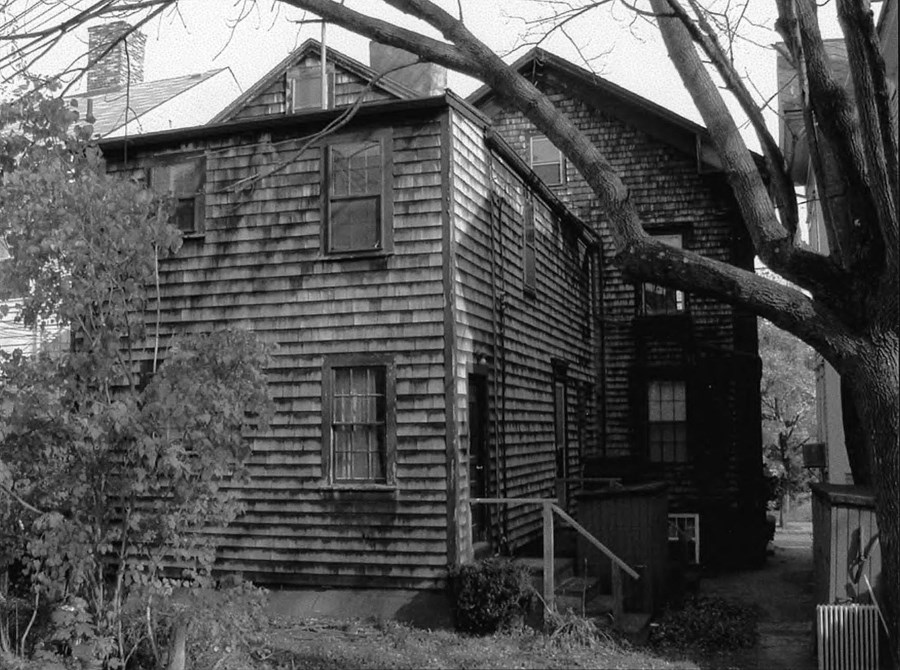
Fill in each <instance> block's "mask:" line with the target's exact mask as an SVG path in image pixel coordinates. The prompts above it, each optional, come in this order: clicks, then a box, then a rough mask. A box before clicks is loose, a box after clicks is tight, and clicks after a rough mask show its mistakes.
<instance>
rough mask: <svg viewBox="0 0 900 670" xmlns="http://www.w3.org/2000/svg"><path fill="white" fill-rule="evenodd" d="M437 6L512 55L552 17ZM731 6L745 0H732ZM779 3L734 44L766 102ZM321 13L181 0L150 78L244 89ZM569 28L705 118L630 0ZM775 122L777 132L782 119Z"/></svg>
mask: <svg viewBox="0 0 900 670" xmlns="http://www.w3.org/2000/svg"><path fill="white" fill-rule="evenodd" d="M79 1H80V0H79ZM714 1H715V0H714ZM721 1H722V2H725V1H726V0H721ZM36 2H43V3H44V4H48V5H52V4H53V3H52V2H47V0H12V1H11V2H9V3H8V4H6V5H4V6H5V7H6V10H5V11H6V15H5V16H3V15H2V14H0V20H2V23H6V21H7V20H9V19H10V18H14V17H15V16H16V13H17V12H19V13H21V12H23V11H24V8H25V7H27V6H29V5H34V4H35V3H36ZM439 2H440V4H442V5H443V6H444V7H445V8H446V9H448V11H450V12H452V13H454V14H456V13H457V12H458V7H459V6H461V8H462V12H463V17H464V19H465V21H466V24H467V26H468V27H469V29H470V30H471V31H472V32H473V33H474V34H475V35H476V36H478V37H479V38H481V39H482V40H484V41H485V42H486V43H487V44H488V45H489V46H490V47H492V48H493V49H495V50H496V51H497V52H498V53H500V54H501V55H505V54H512V53H513V52H514V50H515V48H516V47H517V46H518V47H522V43H523V41H526V38H525V37H523V36H524V35H526V34H527V32H528V30H529V26H532V27H534V24H529V23H527V21H528V20H534V19H535V18H537V17H539V16H542V15H546V13H547V12H548V10H549V9H550V8H551V7H552V6H553V3H551V2H547V1H546V0H543V1H542V0H439ZM346 3H347V5H348V6H350V7H353V8H355V9H359V10H362V11H365V10H370V11H371V10H372V9H373V8H375V7H377V11H378V16H379V17H380V18H383V19H387V20H390V21H392V22H396V23H397V24H399V25H403V26H405V27H409V28H415V29H419V30H421V31H422V32H423V33H426V34H432V35H434V33H433V31H431V30H430V29H429V28H428V27H427V26H424V27H423V25H422V24H418V23H416V22H415V21H414V20H412V19H410V18H409V17H406V16H404V15H402V14H400V13H399V12H396V11H395V10H393V9H392V8H390V7H386V6H384V5H382V4H381V3H379V2H376V0H346ZM833 3H834V0H826V2H825V7H824V11H825V13H828V10H829V9H833V8H832V7H829V5H833ZM557 4H558V3H557ZM731 4H732V5H735V4H740V3H738V2H736V0H732V1H731ZM774 4H775V3H774V0H768V1H767V0H752V2H750V3H749V5H748V7H749V9H748V11H747V16H748V18H749V20H748V21H746V22H745V23H744V24H743V25H742V27H741V30H740V34H741V35H742V36H743V39H740V40H738V41H737V42H736V44H735V59H736V62H737V63H738V68H739V71H740V72H741V73H743V74H745V75H746V77H747V78H748V79H749V80H750V81H752V84H751V86H752V87H753V88H755V89H757V90H759V92H760V99H766V98H770V97H771V96H773V95H774V94H775V89H776V85H775V53H774V51H773V50H772V49H771V48H770V47H771V44H772V43H774V42H776V41H778V36H777V34H776V33H775V32H774V30H772V26H773V25H774V14H773V12H774ZM610 6H611V8H610ZM0 11H2V10H0ZM754 12H756V13H754ZM20 15H21V14H20ZM32 16H34V14H32ZM313 18H315V17H312V16H307V15H304V13H303V12H301V11H299V10H296V9H293V8H290V7H287V6H286V5H284V4H283V3H279V2H277V1H273V0H258V2H255V3H251V2H246V1H245V0H236V2H222V0H181V2H179V4H178V12H177V13H175V12H168V13H166V14H165V15H164V16H162V17H160V18H159V19H158V20H155V21H153V22H152V23H151V24H149V25H148V26H147V27H146V29H145V31H144V32H145V34H146V36H147V44H146V56H145V66H144V76H145V80H152V79H163V78H167V77H174V76H179V75H185V74H191V73H194V72H202V71H206V70H210V69H215V68H220V67H226V66H227V67H229V68H231V70H232V72H233V74H234V76H235V77H236V79H237V81H238V83H239V84H240V85H241V87H242V88H243V89H246V88H248V87H249V86H251V85H252V84H253V83H254V82H255V81H256V80H257V79H259V78H260V77H262V76H263V75H264V74H265V73H266V72H267V71H268V70H269V69H271V68H272V67H273V66H274V65H275V64H277V63H278V62H279V61H280V60H281V59H283V58H284V57H285V56H286V55H287V54H288V53H289V52H290V50H291V49H293V48H294V47H295V46H297V45H299V44H300V43H301V42H303V40H304V39H306V38H308V37H315V38H317V39H319V38H320V37H321V28H320V25H319V24H312V23H304V19H313ZM831 23H834V22H831ZM825 32H826V36H829V33H831V36H834V35H836V34H837V32H836V25H831V24H829V27H828V28H826V30H825ZM566 33H567V36H564V35H563V34H561V33H560V32H557V33H556V34H554V35H553V36H552V37H551V38H550V39H549V40H548V41H547V42H545V43H544V44H542V45H541V46H542V47H543V48H546V49H547V50H549V51H552V52H554V53H557V54H559V55H560V56H563V57H565V58H568V59H569V60H571V61H573V62H575V63H576V64H578V65H581V66H582V67H586V68H588V69H592V70H594V71H595V72H596V73H597V74H599V75H601V76H603V77H605V78H607V79H609V80H611V81H613V82H614V83H616V84H619V85H620V86H623V87H625V88H627V89H629V90H631V91H633V92H635V93H638V94H639V95H642V96H645V97H647V98H649V99H651V100H652V101H654V102H657V103H659V104H662V105H664V106H666V107H668V108H670V109H672V110H673V111H675V112H677V113H679V114H682V115H684V116H686V117H688V118H690V119H692V120H694V121H698V122H699V121H700V118H699V115H698V114H697V112H696V110H695V109H694V107H693V104H692V102H691V100H690V97H689V95H688V94H687V92H686V91H685V90H684V88H683V86H682V85H681V82H680V80H679V78H678V75H677V73H676V72H675V70H674V68H673V67H672V65H671V64H670V62H669V59H668V56H667V55H666V54H665V50H664V48H663V46H662V44H661V40H660V38H659V35H658V33H657V32H656V29H655V28H654V27H653V26H651V25H649V24H647V22H646V21H644V20H643V19H639V18H635V15H634V14H633V13H631V12H630V11H629V10H628V9H627V8H626V7H625V6H624V5H622V4H618V3H610V5H608V6H605V7H601V8H598V9H595V10H592V11H591V12H590V13H588V14H586V15H585V16H583V17H582V18H581V19H580V20H579V21H578V22H577V23H573V24H570V26H569V27H568V28H567V30H566ZM568 38H571V39H568ZM326 40H327V43H328V45H329V46H330V47H331V48H334V49H337V50H339V51H341V52H343V53H345V54H347V55H349V56H352V57H354V58H356V59H357V60H360V61H362V62H364V63H366V62H368V46H367V45H368V41H367V40H366V39H365V38H362V37H360V36H358V35H354V34H351V33H348V32H347V31H345V30H343V29H341V28H338V27H336V26H329V27H328V28H327V33H326ZM573 45H577V47H576V46H573ZM86 48H87V27H85V26H83V27H79V28H78V29H76V30H73V31H72V32H71V33H69V34H67V35H66V36H65V39H64V40H63V41H62V43H61V44H60V46H59V47H58V48H57V49H55V50H54V51H53V52H51V53H50V54H49V55H48V56H47V57H46V58H44V59H43V61H42V62H41V63H40V64H39V66H38V67H37V68H36V70H37V71H39V72H41V73H43V74H47V73H52V72H54V71H59V70H61V69H64V68H65V66H66V65H67V64H68V63H70V62H71V61H72V60H74V59H75V58H77V57H78V56H79V55H81V54H83V53H84V52H85V51H86ZM514 53H522V51H521V50H520V51H518V52H514ZM449 85H450V88H452V89H453V90H454V91H456V92H457V93H459V94H461V95H466V94H468V93H470V92H471V91H472V90H474V89H475V88H476V87H477V85H478V82H475V81H473V80H471V79H469V78H467V77H463V76H461V75H458V74H456V73H452V72H451V73H450V75H449ZM771 118H772V121H771V124H772V130H773V131H774V130H776V128H775V126H774V122H775V119H774V115H771Z"/></svg>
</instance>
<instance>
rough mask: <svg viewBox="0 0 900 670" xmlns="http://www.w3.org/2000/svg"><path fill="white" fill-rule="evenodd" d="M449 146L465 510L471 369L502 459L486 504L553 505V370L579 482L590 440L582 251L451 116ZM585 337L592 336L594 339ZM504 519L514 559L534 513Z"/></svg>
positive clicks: (590, 344) (466, 122)
mask: <svg viewBox="0 0 900 670" xmlns="http://www.w3.org/2000/svg"><path fill="white" fill-rule="evenodd" d="M451 135H452V146H453V151H452V153H451V157H452V161H453V164H452V171H453V182H452V183H453V189H452V193H451V205H450V206H451V213H452V221H453V226H454V228H453V230H454V235H455V238H454V242H455V255H454V258H453V260H452V281H453V282H454V295H455V315H456V319H457V322H456V324H455V331H456V334H455V339H456V347H457V356H458V361H457V369H456V374H455V378H456V398H457V407H456V417H457V421H458V422H459V424H458V425H459V435H460V441H461V444H462V449H463V453H464V458H463V460H462V463H461V468H460V473H459V480H460V484H459V487H460V492H461V496H462V500H463V503H464V501H465V500H466V499H467V498H468V497H469V489H468V486H469V482H468V462H467V458H466V457H465V456H467V455H468V449H469V426H468V417H467V393H468V389H467V380H468V375H469V374H470V373H472V372H473V370H474V369H475V368H476V367H479V368H480V369H484V368H486V369H487V370H488V371H489V372H488V380H487V381H488V397H489V399H490V403H489V404H490V411H489V422H490V426H491V431H490V437H489V443H490V459H491V462H492V463H494V462H495V461H496V460H498V459H499V462H500V468H501V470H502V475H501V476H500V477H499V482H498V481H497V479H498V478H497V477H496V471H495V469H494V468H493V467H492V471H493V476H492V481H491V482H490V484H489V488H490V493H491V495H496V496H501V497H542V496H543V497H555V495H556V490H555V482H556V454H555V439H554V400H553V363H554V361H562V362H565V363H567V364H568V369H567V407H568V418H567V427H568V436H567V437H568V444H569V454H570V463H569V470H570V472H571V473H572V474H573V476H574V475H576V474H577V473H578V472H580V462H579V454H580V453H581V451H582V450H583V449H584V448H585V445H586V443H587V442H588V441H590V440H591V439H593V438H594V437H595V435H594V431H593V429H592V424H593V423H594V421H595V403H594V398H595V396H594V392H593V389H594V387H595V383H596V368H595V361H594V356H595V351H596V349H595V347H594V345H595V342H594V341H593V340H592V339H585V332H586V327H585V323H584V322H585V319H587V318H589V317H590V315H589V310H587V309H586V308H585V300H586V299H587V295H588V293H587V291H586V287H587V284H588V282H587V279H586V277H585V276H584V271H583V267H584V266H583V258H584V255H585V254H586V253H587V249H586V246H585V242H584V241H583V240H582V239H579V238H578V234H577V233H574V234H573V233H572V232H571V231H569V230H567V229H564V227H565V224H563V223H561V222H560V221H559V220H558V219H557V218H556V217H555V216H553V215H552V213H551V211H550V209H549V208H548V206H547V204H546V203H544V202H543V201H541V200H540V199H539V198H538V197H536V196H533V195H532V194H530V193H529V191H528V188H527V187H526V186H525V185H524V184H523V183H522V181H521V180H520V178H519V177H518V176H516V175H515V174H514V173H513V171H512V170H511V169H510V168H509V167H508V166H507V165H506V164H505V163H504V162H503V161H502V160H501V159H500V158H499V157H498V156H496V155H493V154H492V153H491V152H490V151H489V150H488V149H487V148H486V147H485V145H484V142H483V129H482V128H481V127H480V126H478V125H476V124H475V123H473V122H472V121H471V120H470V119H468V118H467V117H465V116H463V115H461V114H458V113H451ZM532 197H533V198H534V225H535V233H536V234H535V252H536V258H537V261H536V262H537V278H536V290H535V293H534V295H530V294H529V293H528V292H527V291H526V290H525V286H524V267H523V239H524V238H523V235H524V229H523V226H524V219H523V216H524V212H525V206H526V199H527V198H532ZM590 332H591V333H596V328H592V329H591V331H590ZM578 410H582V411H581V412H580V413H579V411H578ZM498 450H499V453H498ZM462 509H463V510H464V517H465V522H464V523H463V524H462V525H463V528H461V530H460V538H461V541H462V543H463V544H462V547H461V552H462V555H463V556H471V546H469V545H468V544H467V543H468V538H469V535H468V533H467V531H466V529H465V524H466V523H467V522H468V521H469V519H468V510H467V507H466V505H465V504H463V505H462ZM500 516H502V517H504V518H506V520H507V521H506V527H505V528H503V529H501V532H502V534H503V535H504V536H505V537H506V540H507V541H508V542H509V544H510V547H511V548H515V547H517V546H520V545H521V544H523V543H525V542H527V541H529V540H531V539H535V538H536V537H537V536H538V533H539V527H540V512H539V510H538V509H536V508H534V507H530V508H529V507H527V506H519V507H513V508H510V509H508V510H506V511H505V512H503V513H502V514H501V515H500ZM495 518H496V516H495ZM495 532H496V531H495Z"/></svg>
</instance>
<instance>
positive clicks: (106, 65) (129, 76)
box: [87, 21, 147, 93]
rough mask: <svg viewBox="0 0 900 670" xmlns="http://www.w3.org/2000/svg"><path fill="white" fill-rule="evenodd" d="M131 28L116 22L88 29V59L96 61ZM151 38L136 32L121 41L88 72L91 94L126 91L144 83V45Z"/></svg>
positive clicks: (122, 22)
mask: <svg viewBox="0 0 900 670" xmlns="http://www.w3.org/2000/svg"><path fill="white" fill-rule="evenodd" d="M130 28H131V26H130V25H128V24H127V23H126V22H125V21H112V22H110V23H104V24H102V25H99V26H91V27H90V28H88V58H89V59H91V60H93V59H95V58H97V56H98V55H99V54H100V53H102V52H103V51H104V50H105V49H106V48H107V47H109V45H110V44H112V43H113V42H115V41H116V40H117V39H119V38H120V37H122V35H123V34H125V33H126V32H127V31H128V30H129V29H130ZM146 42H147V37H146V36H145V35H144V34H143V33H142V32H140V31H139V30H135V31H134V32H133V33H131V34H130V35H128V37H126V38H125V39H124V40H122V41H120V42H118V43H117V44H116V45H115V46H114V47H113V48H112V49H111V50H110V51H109V53H108V54H106V55H105V56H103V57H102V58H101V59H100V60H99V61H97V63H96V64H94V65H93V66H91V68H90V69H89V70H88V73H87V90H88V92H89V93H90V92H92V91H96V90H99V89H106V88H123V87H124V86H125V85H126V84H127V83H128V82H129V80H130V82H131V83H132V84H140V83H141V82H142V81H144V45H145V44H146Z"/></svg>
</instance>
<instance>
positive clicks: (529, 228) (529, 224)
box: [522, 196, 537, 295]
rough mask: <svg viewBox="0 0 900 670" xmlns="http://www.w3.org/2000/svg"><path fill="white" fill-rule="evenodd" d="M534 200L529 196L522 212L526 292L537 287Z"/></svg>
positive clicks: (531, 291)
mask: <svg viewBox="0 0 900 670" xmlns="http://www.w3.org/2000/svg"><path fill="white" fill-rule="evenodd" d="M534 238H535V231H534V201H533V200H532V199H531V197H530V196H529V197H528V199H527V200H526V201H525V211H524V212H523V214H522V272H523V282H524V288H525V292H526V293H530V294H532V295H534V292H535V290H536V289H537V257H536V254H535V239H534Z"/></svg>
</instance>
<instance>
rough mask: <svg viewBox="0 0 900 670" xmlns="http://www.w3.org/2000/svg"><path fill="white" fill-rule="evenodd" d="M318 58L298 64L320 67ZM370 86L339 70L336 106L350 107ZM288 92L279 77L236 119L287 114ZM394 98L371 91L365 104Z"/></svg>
mask: <svg viewBox="0 0 900 670" xmlns="http://www.w3.org/2000/svg"><path fill="white" fill-rule="evenodd" d="M319 62H320V61H319V57H318V56H307V57H306V58H305V59H303V60H302V61H300V62H299V63H297V66H299V67H311V66H318V65H319ZM367 85H368V82H367V81H364V80H363V79H361V78H360V77H357V76H356V75H354V74H351V73H350V72H347V71H346V70H342V69H340V68H338V69H337V70H336V72H335V82H334V104H335V106H336V107H340V106H342V105H350V104H353V103H354V102H356V99H357V97H358V96H359V94H360V93H361V92H362V91H364V90H365V88H366V86H367ZM286 91H287V88H286V83H285V78H284V76H282V77H279V78H278V80H277V81H275V82H274V83H273V84H272V85H271V86H269V87H268V88H266V89H265V90H264V91H261V92H260V93H259V95H257V96H255V97H254V98H253V99H252V100H249V101H248V102H247V104H246V105H245V106H244V107H243V109H241V110H240V111H239V112H238V113H237V114H235V115H234V119H235V120H237V119H251V118H255V117H258V116H269V115H271V114H284V113H285V93H286ZM391 97H392V96H389V95H388V94H386V93H384V92H382V91H377V90H370V91H367V92H366V93H365V94H364V102H372V101H374V100H390V99H391Z"/></svg>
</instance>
